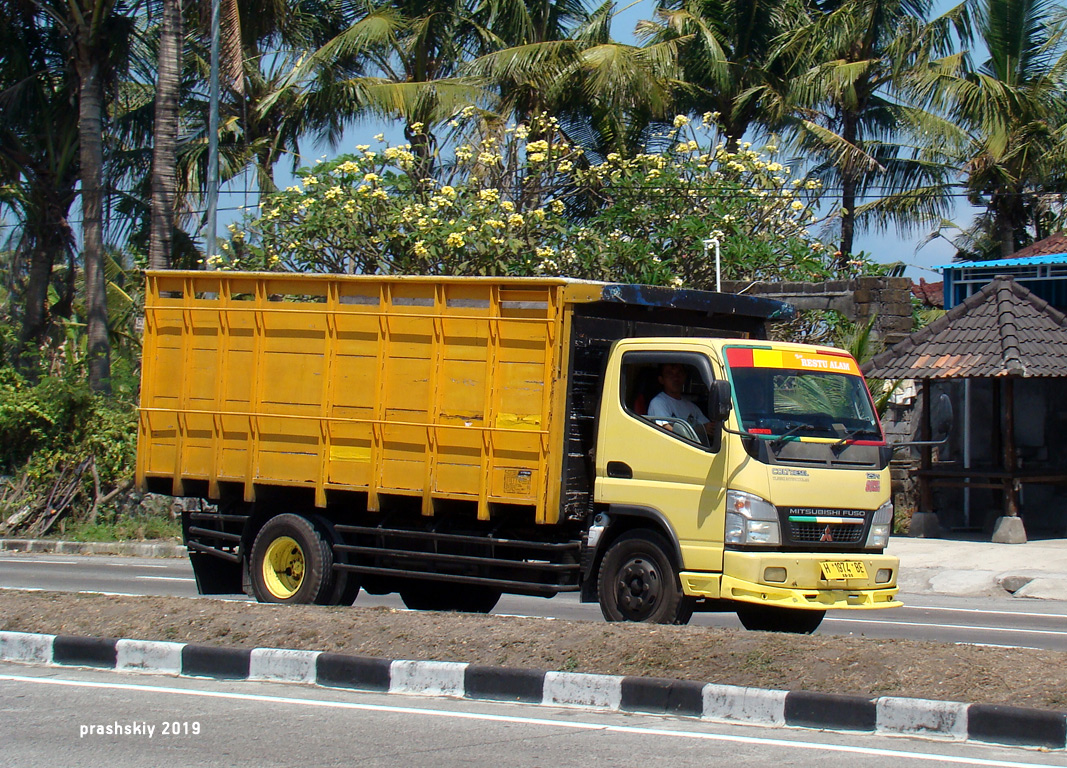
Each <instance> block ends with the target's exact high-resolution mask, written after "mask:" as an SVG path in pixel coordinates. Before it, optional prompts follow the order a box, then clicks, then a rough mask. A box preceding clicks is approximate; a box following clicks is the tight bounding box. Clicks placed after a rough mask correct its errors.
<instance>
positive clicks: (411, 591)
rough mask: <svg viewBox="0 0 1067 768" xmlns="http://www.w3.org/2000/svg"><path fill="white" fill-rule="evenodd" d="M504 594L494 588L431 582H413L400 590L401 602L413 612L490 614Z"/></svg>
mask: <svg viewBox="0 0 1067 768" xmlns="http://www.w3.org/2000/svg"><path fill="white" fill-rule="evenodd" d="M500 594H501V593H500V590H498V589H492V588H490V587H483V586H479V585H470V584H449V583H446V582H441V581H429V580H425V581H422V580H412V581H409V582H407V583H406V584H405V585H404V586H403V587H402V588H401V589H400V599H401V600H403V601H404V605H406V606H407V607H408V608H410V609H411V610H413V611H454V612H458V613H489V612H490V611H492V610H493V609H494V608H495V607H496V604H497V602H498V601H499V600H500Z"/></svg>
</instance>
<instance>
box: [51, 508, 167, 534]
mask: <svg viewBox="0 0 1067 768" xmlns="http://www.w3.org/2000/svg"><path fill="white" fill-rule="evenodd" d="M181 535H182V526H181V522H180V520H177V519H171V518H170V517H169V516H166V515H158V514H157V515H151V514H133V515H128V516H120V517H116V518H115V519H114V520H113V521H112V520H108V521H105V522H97V523H89V522H84V521H76V522H74V523H73V524H72V525H67V526H64V530H63V538H64V539H66V540H67V541H143V540H145V539H180V538H181Z"/></svg>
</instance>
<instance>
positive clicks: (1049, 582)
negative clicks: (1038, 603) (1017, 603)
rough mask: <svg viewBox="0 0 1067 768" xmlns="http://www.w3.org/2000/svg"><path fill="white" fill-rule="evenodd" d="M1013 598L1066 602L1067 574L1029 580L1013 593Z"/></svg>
mask: <svg viewBox="0 0 1067 768" xmlns="http://www.w3.org/2000/svg"><path fill="white" fill-rule="evenodd" d="M1014 596H1015V597H1030V598H1036V599H1039V600H1067V574H1057V575H1052V574H1050V575H1048V576H1041V577H1039V578H1036V579H1031V580H1030V581H1028V582H1027V583H1026V585H1025V586H1023V587H1022V588H1020V589H1018V590H1016V591H1015V593H1014Z"/></svg>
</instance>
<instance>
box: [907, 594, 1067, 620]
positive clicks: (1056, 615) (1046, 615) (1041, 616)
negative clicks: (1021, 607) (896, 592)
mask: <svg viewBox="0 0 1067 768" xmlns="http://www.w3.org/2000/svg"><path fill="white" fill-rule="evenodd" d="M1013 599H1018V598H1013ZM904 607H905V608H908V609H912V610H918V611H948V612H950V613H983V614H992V615H994V616H1032V617H1034V618H1035V619H1067V613H1031V612H1030V611H1009V610H1005V611H993V610H989V609H988V608H948V607H946V606H943V605H912V604H911V603H905V604H904Z"/></svg>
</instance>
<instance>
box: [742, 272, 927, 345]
mask: <svg viewBox="0 0 1067 768" xmlns="http://www.w3.org/2000/svg"><path fill="white" fill-rule="evenodd" d="M722 289H723V292H725V293H740V294H746V295H749V296H761V297H764V298H768V299H778V300H779V301H786V302H789V303H790V304H792V305H793V306H794V307H796V308H797V309H819V310H834V311H836V312H840V313H841V314H843V315H844V316H845V317H847V318H848V319H849V320H851V321H853V322H866V321H867V320H868V319H869V318H870V317H871V316H872V315H874V316H875V317H876V319H875V321H874V327H873V328H872V330H871V332H872V335H874V336H876V337H877V338H879V339H881V340H882V341H883V342H885V344H886V345H887V346H888V345H892V344H896V343H897V342H898V341H900V340H901V339H903V338H904V337H905V336H907V335H908V334H909V333H911V326H912V312H911V278H907V277H857V278H853V279H852V280H829V281H826V282H822V283H764V282H744V281H736V280H734V281H725V282H723V284H722Z"/></svg>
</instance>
